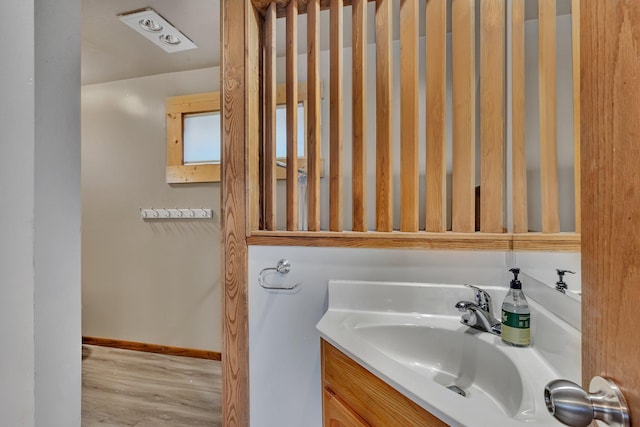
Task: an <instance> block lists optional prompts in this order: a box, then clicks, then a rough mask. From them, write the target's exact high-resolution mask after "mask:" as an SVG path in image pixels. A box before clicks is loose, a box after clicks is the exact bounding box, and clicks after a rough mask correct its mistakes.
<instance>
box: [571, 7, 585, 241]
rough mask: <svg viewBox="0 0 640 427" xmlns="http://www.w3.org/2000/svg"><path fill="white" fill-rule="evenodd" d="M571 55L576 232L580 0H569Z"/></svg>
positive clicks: (578, 207)
mask: <svg viewBox="0 0 640 427" xmlns="http://www.w3.org/2000/svg"><path fill="white" fill-rule="evenodd" d="M571 56H572V63H573V153H574V154H573V173H574V192H575V208H576V233H580V231H581V229H582V221H581V219H580V216H581V201H580V194H581V193H582V186H581V184H580V0H571Z"/></svg>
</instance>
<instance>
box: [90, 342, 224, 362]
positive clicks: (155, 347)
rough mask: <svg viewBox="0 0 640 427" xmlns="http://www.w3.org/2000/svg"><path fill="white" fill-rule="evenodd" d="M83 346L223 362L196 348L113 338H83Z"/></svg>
mask: <svg viewBox="0 0 640 427" xmlns="http://www.w3.org/2000/svg"><path fill="white" fill-rule="evenodd" d="M82 344H88V345H99V346H101V347H111V348H121V349H123V350H135V351H144V352H147V353H156V354H166V355H169V356H182V357H193V358H196V359H208V360H222V355H221V354H220V353H219V352H217V351H210V350H200V349H195V348H185V347H172V346H168V345H159V344H149V343H143V342H135V341H125V340H116V339H111V338H99V337H82Z"/></svg>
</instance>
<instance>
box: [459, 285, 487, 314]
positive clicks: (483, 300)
mask: <svg viewBox="0 0 640 427" xmlns="http://www.w3.org/2000/svg"><path fill="white" fill-rule="evenodd" d="M465 286H466V287H468V288H471V289H473V291H474V292H475V296H476V304H478V305H479V306H480V308H482V309H483V310H485V311H486V312H488V313H493V310H492V308H491V295H489V294H488V293H487V291H485V290H484V289H482V288H479V287H477V286H474V285H469V284H467V283H465Z"/></svg>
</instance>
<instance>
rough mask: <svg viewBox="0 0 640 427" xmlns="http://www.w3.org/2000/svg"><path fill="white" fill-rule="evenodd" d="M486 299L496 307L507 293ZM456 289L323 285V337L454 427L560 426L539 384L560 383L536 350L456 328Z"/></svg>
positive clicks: (464, 294) (461, 291) (464, 292)
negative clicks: (325, 301) (326, 304)
mask: <svg viewBox="0 0 640 427" xmlns="http://www.w3.org/2000/svg"><path fill="white" fill-rule="evenodd" d="M490 292H491V294H492V296H493V297H494V301H495V300H498V301H500V300H501V299H502V297H503V296H504V293H505V292H506V289H501V288H496V289H491V288H490ZM469 295H470V293H469V290H468V289H466V288H464V287H463V286H457V285H434V284H399V283H376V282H369V283H363V282H346V281H344V282H330V284H329V308H328V310H327V312H326V314H325V316H324V317H323V318H322V319H321V320H320V322H319V323H318V326H317V328H318V330H319V331H320V333H321V335H322V337H323V338H324V339H325V340H327V341H329V342H330V343H331V344H332V345H334V346H335V347H337V348H338V349H339V350H341V351H342V352H343V353H345V354H347V355H348V356H349V357H351V358H352V359H353V360H355V361H356V362H358V363H360V364H361V365H362V366H363V367H365V368H366V369H368V370H369V371H370V372H372V373H373V374H375V375H377V376H378V377H380V378H381V379H382V380H384V381H385V382H387V383H388V384H390V385H391V386H392V387H394V388H396V389H397V390H398V391H400V392H401V393H403V394H404V395H405V396H407V397H408V398H410V399H411V400H413V401H414V402H416V403H417V404H418V405H420V406H422V407H423V408H424V409H426V410H427V411H429V412H431V413H433V414H434V415H436V416H437V417H439V418H440V419H442V420H443V421H445V422H446V423H447V424H450V425H453V426H469V427H471V426H473V427H482V426H485V425H486V426H501V427H503V426H511V425H513V426H519V425H523V424H527V425H541V426H558V425H560V424H559V423H558V422H557V421H556V420H555V419H554V418H553V417H551V416H550V415H549V414H548V412H547V410H546V407H545V404H544V397H543V390H544V386H545V384H546V383H547V382H548V381H550V380H552V379H554V378H558V377H561V376H562V374H563V373H559V372H556V371H555V370H554V369H553V367H552V364H551V363H549V362H547V361H546V360H545V358H544V357H542V356H541V354H540V352H538V351H537V350H536V346H535V342H534V345H533V346H532V347H529V348H516V347H511V346H508V345H506V344H504V343H503V342H502V341H501V340H500V337H498V336H495V335H492V334H489V333H486V332H480V331H478V330H475V329H471V328H469V327H467V326H464V325H462V324H461V323H460V313H459V312H457V310H455V309H454V308H453V306H454V304H455V303H456V302H457V301H460V300H462V299H465V298H468V297H469Z"/></svg>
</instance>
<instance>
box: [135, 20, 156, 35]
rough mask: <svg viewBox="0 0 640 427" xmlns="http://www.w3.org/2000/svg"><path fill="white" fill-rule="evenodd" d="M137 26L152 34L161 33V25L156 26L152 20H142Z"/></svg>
mask: <svg viewBox="0 0 640 427" xmlns="http://www.w3.org/2000/svg"><path fill="white" fill-rule="evenodd" d="M138 25H140V27H142V29H143V30H146V31H150V32H152V33H157V32H158V31H162V25H160V24H158V23H157V22H156V21H154V20H153V19H149V18H144V19H141V20H140V21H138Z"/></svg>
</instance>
